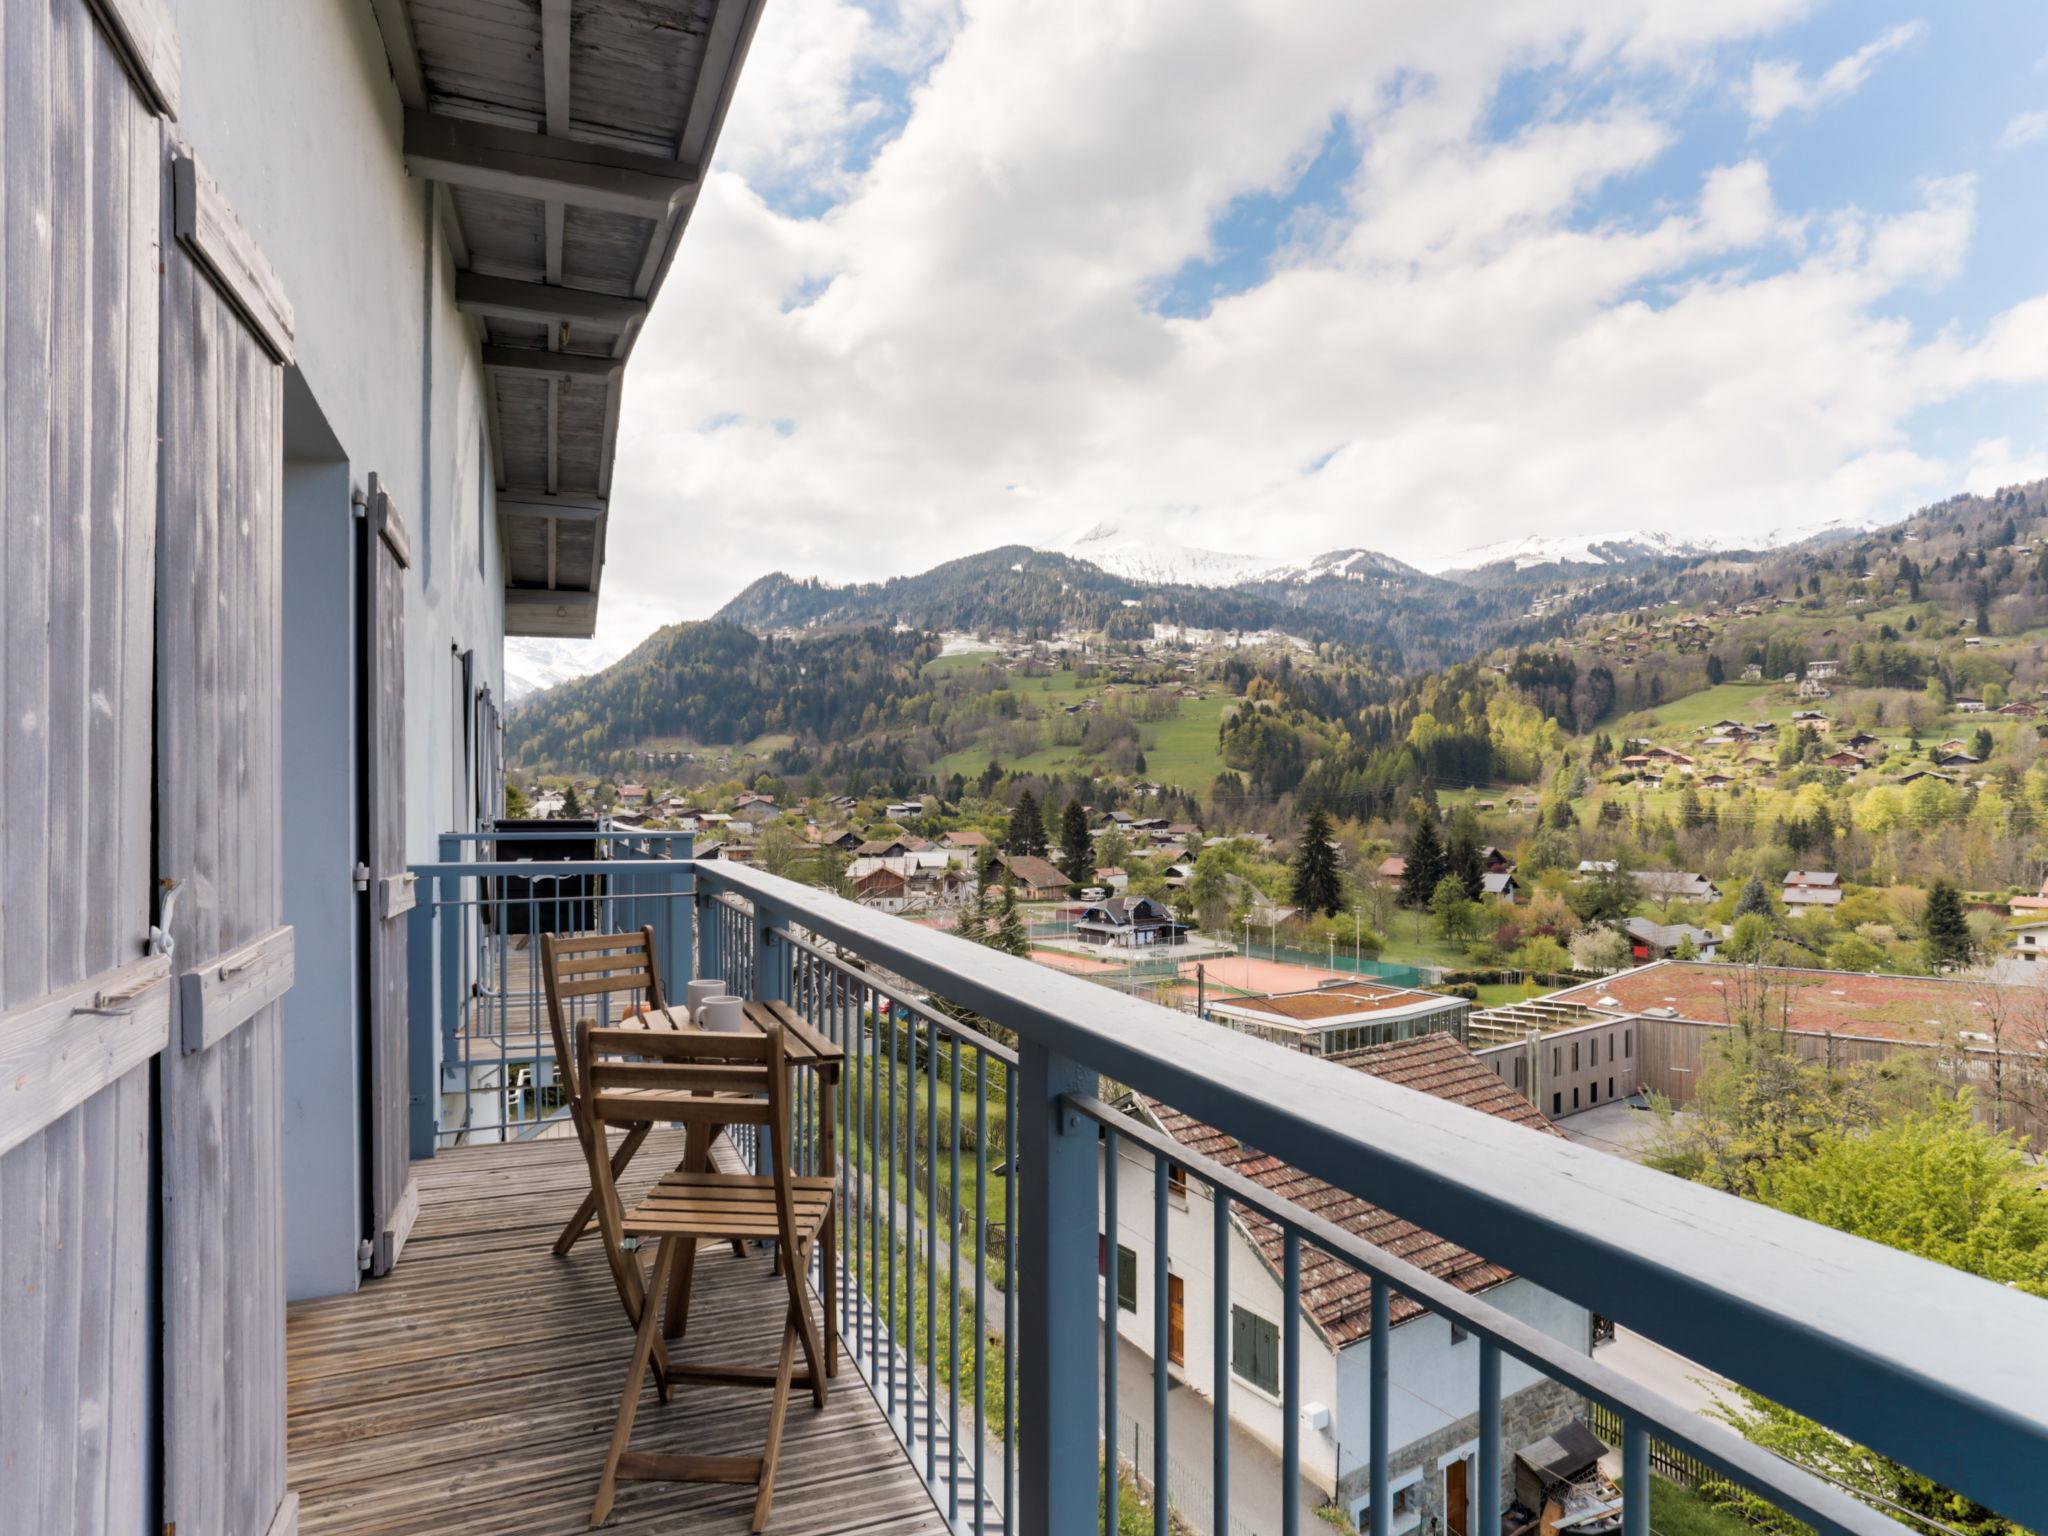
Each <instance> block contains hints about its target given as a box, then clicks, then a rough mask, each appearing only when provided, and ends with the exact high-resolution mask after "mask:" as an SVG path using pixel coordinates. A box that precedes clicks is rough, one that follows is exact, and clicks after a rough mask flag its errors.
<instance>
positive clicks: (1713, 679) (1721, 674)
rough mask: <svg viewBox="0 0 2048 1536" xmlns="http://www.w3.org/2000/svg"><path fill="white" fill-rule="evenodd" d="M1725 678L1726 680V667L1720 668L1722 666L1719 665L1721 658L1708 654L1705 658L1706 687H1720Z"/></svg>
mask: <svg viewBox="0 0 2048 1536" xmlns="http://www.w3.org/2000/svg"><path fill="white" fill-rule="evenodd" d="M1727 678H1728V669H1727V668H1726V667H1724V666H1722V665H1721V658H1720V657H1718V656H1715V655H1712V654H1709V655H1708V657H1707V684H1708V686H1709V687H1719V686H1720V685H1721V684H1722V683H1723V682H1725V681H1727Z"/></svg>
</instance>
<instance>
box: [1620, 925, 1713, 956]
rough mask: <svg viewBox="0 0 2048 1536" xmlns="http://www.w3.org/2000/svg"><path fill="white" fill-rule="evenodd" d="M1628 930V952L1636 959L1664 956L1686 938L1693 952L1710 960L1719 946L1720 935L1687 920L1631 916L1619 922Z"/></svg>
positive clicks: (1671, 953) (1681, 945) (1675, 952)
mask: <svg viewBox="0 0 2048 1536" xmlns="http://www.w3.org/2000/svg"><path fill="white" fill-rule="evenodd" d="M1622 927H1623V930H1624V931H1625V932H1626V933H1627V934H1628V942H1629V953H1630V954H1632V955H1634V956H1635V958H1636V959H1638V960H1667V959H1669V958H1670V957H1671V956H1673V955H1675V954H1677V953H1678V952H1679V950H1680V949H1682V948H1683V947H1684V946H1685V945H1686V943H1687V942H1688V941H1690V943H1691V944H1692V951H1693V954H1694V955H1696V956H1698V957H1699V958H1701V959H1703V960H1711V959H1712V958H1713V957H1714V954H1715V952H1716V951H1717V950H1719V948H1720V946H1721V936H1720V935H1719V934H1717V933H1715V932H1713V931H1712V930H1711V929H1707V928H1700V927H1696V926H1695V925H1693V924H1691V923H1659V922H1653V921H1651V920H1650V919H1649V918H1647V917H1632V918H1630V919H1629V920H1628V921H1627V922H1626V923H1624V924H1622Z"/></svg>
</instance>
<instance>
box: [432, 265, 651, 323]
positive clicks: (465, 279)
mask: <svg viewBox="0 0 2048 1536" xmlns="http://www.w3.org/2000/svg"><path fill="white" fill-rule="evenodd" d="M455 307H456V308H457V309H459V310H462V311H463V312H464V313H465V314H471V315H488V316H490V317H491V318H492V319H494V320H530V321H534V322H536V323H538V324H541V325H550V324H553V323H555V322H558V321H563V320H566V321H569V322H570V323H572V324H575V325H594V326H599V327H601V328H603V329H605V330H611V331H620V330H624V329H625V328H626V327H627V326H629V325H631V324H633V323H634V322H635V321H637V320H644V319H646V318H647V301H646V300H645V299H629V298H621V297H619V296H618V295H616V294H610V293H593V292H591V291H590V290H589V289H587V288H562V287H556V286H554V285H552V284H548V283H528V282H522V281H521V280H520V279H518V278H515V277H487V276H485V275H484V274H483V273H481V272H458V273H456V274H455Z"/></svg>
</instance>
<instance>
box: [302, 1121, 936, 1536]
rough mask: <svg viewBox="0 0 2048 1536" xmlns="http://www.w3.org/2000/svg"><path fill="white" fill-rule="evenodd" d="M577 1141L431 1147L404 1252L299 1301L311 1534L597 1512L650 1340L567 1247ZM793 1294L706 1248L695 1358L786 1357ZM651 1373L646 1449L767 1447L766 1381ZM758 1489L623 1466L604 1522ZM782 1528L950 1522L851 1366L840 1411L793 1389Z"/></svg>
mask: <svg viewBox="0 0 2048 1536" xmlns="http://www.w3.org/2000/svg"><path fill="white" fill-rule="evenodd" d="M665 1138H666V1139H665ZM671 1143H673V1144H671ZM581 1155H582V1154H581V1150H580V1149H579V1148H578V1146H577V1145H576V1143H575V1142H574V1141H573V1140H569V1141H549V1142H540V1143H524V1144H517V1145H513V1146H505V1147H475V1148H462V1149H459V1150H456V1151H453V1152H449V1153H444V1154H443V1155H442V1156H440V1157H437V1158H435V1159H433V1160H432V1161H430V1162H424V1163H419V1164H416V1165H415V1167H416V1170H417V1173H418V1175H419V1184H420V1214H419V1221H418V1224H417V1225H416V1226H415V1227H414V1229H413V1233H412V1237H411V1239H410V1240H409V1241H408V1242H407V1244H406V1247H405V1252H404V1255H403V1257H402V1258H401V1259H400V1261H399V1264H398V1267H397V1269H396V1270H394V1271H393V1272H392V1273H391V1274H390V1275H388V1276H386V1277H385V1278H384V1279H382V1280H377V1281H372V1282H368V1283H366V1284H365V1285H364V1287H363V1289H362V1290H361V1291H359V1292H357V1293H356V1294H355V1295H353V1296H343V1297H334V1298H330V1299H328V1300H324V1301H311V1302H297V1303H294V1304H293V1305H292V1307H291V1309H290V1312H289V1323H288V1342H289V1346H290V1396H289V1404H290V1408H289V1430H288V1443H289V1451H290V1480H291V1486H292V1487H293V1488H294V1489H296V1490H297V1491H298V1493H299V1496H300V1499H301V1501H302V1502H301V1506H300V1529H301V1530H302V1531H303V1532H305V1533H306V1536H320V1533H323V1532H348V1533H350V1536H389V1533H398V1532H408V1533H410V1532H429V1531H431V1532H435V1533H445V1536H456V1533H464V1532H468V1533H477V1536H483V1533H490V1536H552V1533H562V1536H570V1533H576V1532H581V1531H584V1530H586V1529H587V1528H588V1525H589V1518H590V1505H591V1499H592V1497H593V1496H594V1495H595V1493H596V1489H597V1476H598V1472H599V1469H600V1468H601V1466H602V1464H603V1461H604V1454H605V1446H606V1443H607V1440H608V1438H609V1436H610V1432H611V1424H612V1418H613V1415H614V1413H615V1412H616V1411H617V1408H618V1395H619V1390H620V1388H621V1386H622V1385H623V1384H624V1380H625V1372H626V1356H627V1353H628V1350H629V1349H630V1347H631V1343H632V1340H631V1337H630V1335H629V1333H628V1331H627V1326H626V1319H625V1313H624V1311H623V1310H622V1309H621V1307H620V1305H619V1300H618V1294H617V1292H616V1291H615V1290H614V1289H613V1287H612V1283H611V1278H610V1275H609V1273H608V1272H607V1270H606V1268H605V1263H604V1258H603V1256H602V1254H601V1253H600V1252H599V1251H598V1249H597V1247H596V1246H595V1243H594V1242H593V1241H592V1240H590V1239H588V1238H586V1239H585V1241H583V1242H582V1243H579V1244H578V1245H577V1246H576V1249H575V1251H574V1252H573V1253H572V1254H571V1255H570V1257H569V1258H567V1259H557V1258H555V1257H554V1256H553V1254H552V1253H551V1252H550V1251H549V1245H550V1244H551V1243H552V1241H553V1239H554V1235H555V1233H556V1232H557V1231H558V1230H559V1229H560V1226H561V1223H562V1222H563V1221H564V1220H565V1219H566V1217H567V1214H568V1212H569V1211H570V1210H571V1209H573V1208H574V1206H575V1203H576V1201H577V1199H578V1198H580V1196H581V1194H582V1193H583V1191H584V1190H585V1189H587V1188H588V1184H587V1181H586V1179H585V1175H584V1173H583V1164H582V1161H581ZM680 1156H681V1144H680V1136H679V1134H678V1133H675V1132H666V1131H664V1132H658V1133H657V1134H656V1136H655V1137H654V1138H651V1139H650V1141H649V1143H648V1145H647V1146H646V1147H645V1148H644V1149H643V1151H642V1153H641V1155H640V1156H639V1157H638V1158H637V1159H635V1162H634V1173H636V1174H638V1175H639V1177H638V1178H637V1179H635V1178H633V1177H632V1175H629V1176H628V1179H627V1181H626V1184H627V1188H626V1190H625V1191H624V1193H626V1195H627V1197H628V1198H631V1197H632V1196H633V1195H635V1194H637V1193H638V1191H639V1189H640V1188H641V1187H642V1186H643V1185H644V1184H645V1183H646V1182H648V1181H650V1180H651V1179H652V1178H653V1177H654V1175H655V1174H656V1173H657V1172H659V1171H660V1170H662V1169H664V1168H668V1167H672V1166H674V1164H675V1162H676V1161H677V1159H678V1158H679V1157H680ZM779 1291H780V1287H779V1286H771V1283H770V1276H769V1272H768V1260H767V1259H766V1258H765V1257H760V1256H756V1257H753V1258H749V1259H746V1260H740V1259H735V1258H733V1257H732V1256H731V1255H730V1254H729V1253H727V1254H719V1255H707V1256H706V1257H705V1258H704V1259H700V1260H699V1263H698V1280H697V1299H696V1301H695V1302H694V1304H693V1305H692V1308H691V1313H690V1317H691V1330H690V1336H689V1338H690V1341H691V1342H693V1343H695V1344H696V1345H697V1346H698V1347H700V1348H701V1349H702V1350H703V1353H702V1354H699V1355H696V1358H711V1357H713V1356H714V1355H715V1357H716V1358H719V1359H725V1360H740V1361H752V1360H755V1359H756V1358H758V1359H759V1360H760V1362H761V1363H763V1364H771V1363H773V1359H774V1350H775V1347H776V1345H777V1344H778V1343H779V1342H780V1338H781V1327H782V1322H781V1309H780V1303H779V1302H778V1301H777V1295H778V1293H779ZM693 1353H694V1351H693V1350H692V1349H691V1348H690V1344H689V1343H686V1344H685V1346H684V1358H691V1356H692V1355H693ZM644 1390H645V1396H644V1397H643V1399H642V1403H641V1409H640V1415H639V1420H638V1422H637V1424H636V1425H635V1427H634V1438H633V1443H634V1446H635V1448H636V1449H641V1450H654V1451H690V1452H697V1453H708V1454H720V1453H731V1454H754V1453H756V1452H758V1451H759V1449H760V1445H761V1438H762V1434H763V1432H764V1430H765V1428H766V1425H767V1419H768V1394H767V1393H766V1392H763V1391H759V1390H748V1389H744V1388H732V1387H719V1386H709V1385H704V1384H699V1383H685V1384H683V1385H682V1386H680V1387H679V1388H678V1391H677V1394H676V1397H675V1399H674V1401H672V1402H670V1403H669V1404H668V1405H667V1406H665V1407H664V1406H663V1405H662V1404H660V1403H659V1402H658V1401H657V1400H656V1398H655V1396H654V1392H653V1389H652V1387H651V1386H649V1387H647V1388H646V1389H644ZM752 1500H753V1490H752V1489H751V1488H730V1487H727V1488H719V1487H711V1486H706V1485H679V1484H667V1483H626V1484H622V1485H621V1487H620V1492H619V1501H618V1506H617V1508H616V1510H615V1511H614V1513H613V1515H612V1519H611V1521H610V1524H609V1526H608V1527H607V1529H618V1530H638V1531H655V1530H659V1531H663V1532H688V1533H690V1536H720V1533H724V1532H741V1531H745V1530H746V1529H747V1520H748V1516H749V1515H750V1513H751V1508H752ZM768 1529H769V1531H770V1532H787V1533H790V1536H842V1533H844V1536H853V1533H860V1536H926V1533H930V1536H942V1533H944V1531H945V1529H946V1527H945V1522H944V1521H943V1519H942V1518H941V1517H940V1515H939V1513H938V1511H937V1510H936V1509H935V1508H934V1507H933V1505H932V1502H931V1499H930V1497H929V1496H928V1495H927V1493H926V1492H925V1489H924V1486H923V1484H922V1483H921V1482H920V1481H919V1480H918V1477H917V1474H916V1472H915V1471H913V1470H912V1468H911V1467H910V1465H909V1463H907V1462H906V1461H905V1460H904V1459H903V1454H902V1451H901V1449H900V1448H899V1446H898V1445H897V1442H896V1439H895V1437H894V1436H893V1435H892V1434H891V1433H890V1430H889V1427H888V1425H887V1423H886V1422H884V1420H883V1418H882V1414H881V1411H880V1410H879V1409H878V1408H877V1407H876V1406H875V1401H874V1399H873V1398H872V1397H871V1396H869V1394H868V1391H867V1389H866V1387H865V1386H864V1385H863V1384H862V1382H861V1379H860V1377H859V1376H858V1375H857V1374H855V1373H854V1371H853V1370H852V1369H851V1367H850V1366H844V1365H843V1366H842V1368H841V1372H840V1374H839V1376H838V1377H837V1378H836V1379H835V1380H834V1383H833V1390H832V1396H831V1401H830V1402H829V1404H828V1405H827V1406H826V1408H825V1410H824V1411H823V1412H822V1413H819V1412H816V1411H814V1410H813V1409H812V1408H811V1407H810V1406H809V1402H808V1400H807V1399H802V1398H799V1399H798V1400H796V1401H794V1402H793V1403H792V1406H791V1409H790V1417H789V1426H788V1430H787V1432H786V1435H785V1438H784V1442H783V1452H782V1469H781V1474H780V1476H779V1477H778V1479H777V1481H776V1493H775V1506H774V1510H773V1512H772V1514H771V1516H770V1519H769V1525H768Z"/></svg>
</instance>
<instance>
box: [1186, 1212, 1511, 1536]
mask: <svg viewBox="0 0 2048 1536" xmlns="http://www.w3.org/2000/svg"><path fill="white" fill-rule="evenodd" d="M1211 1193H1212V1194H1213V1195H1214V1196H1215V1201H1216V1231H1215V1243H1216V1252H1215V1257H1214V1259H1213V1261H1212V1263H1211V1266H1210V1267H1211V1269H1212V1270H1213V1271H1214V1273H1213V1275H1212V1278H1211V1280H1210V1285H1211V1287H1212V1288H1213V1290H1214V1293H1215V1297H1216V1305H1215V1314H1216V1315H1215V1318H1214V1328H1215V1336H1214V1339H1213V1341H1212V1344H1211V1348H1213V1349H1214V1351H1215V1356H1216V1358H1215V1361H1214V1363H1213V1364H1212V1366H1211V1368H1210V1372H1209V1374H1210V1377H1211V1379H1212V1380H1213V1382H1214V1384H1215V1385H1214V1389H1213V1391H1212V1392H1211V1393H1210V1398H1211V1402H1210V1405H1209V1460H1210V1462H1211V1463H1212V1465H1213V1467H1214V1471H1215V1488H1214V1490H1213V1494H1214V1500H1215V1504H1214V1507H1213V1508H1212V1509H1211V1510H1210V1513H1209V1529H1210V1530H1211V1531H1212V1532H1213V1533H1214V1536H1229V1531H1230V1196H1229V1195H1227V1194H1226V1193H1224V1190H1223V1186H1222V1185H1220V1184H1219V1185H1216V1186H1215V1187H1214V1189H1213V1190H1212V1191H1211ZM1484 1536H1494V1533H1493V1532H1491V1531H1488V1532H1485V1533H1484Z"/></svg>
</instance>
